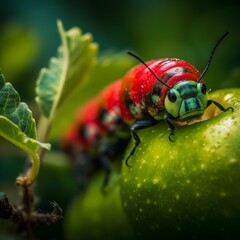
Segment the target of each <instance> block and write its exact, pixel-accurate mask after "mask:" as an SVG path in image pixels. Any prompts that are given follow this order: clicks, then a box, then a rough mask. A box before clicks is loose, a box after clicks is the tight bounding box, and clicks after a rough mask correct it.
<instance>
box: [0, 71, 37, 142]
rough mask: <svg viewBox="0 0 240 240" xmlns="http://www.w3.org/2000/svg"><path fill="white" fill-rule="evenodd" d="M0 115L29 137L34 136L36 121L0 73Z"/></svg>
mask: <svg viewBox="0 0 240 240" xmlns="http://www.w3.org/2000/svg"><path fill="white" fill-rule="evenodd" d="M0 115H2V116H5V117H6V118H7V119H9V120H10V121H11V122H13V123H14V124H16V125H17V126H18V127H19V129H20V130H21V131H22V132H23V133H24V134H26V136H27V137H29V138H34V139H35V138H36V123H35V120H34V119H33V117H32V112H31V111H30V110H29V108H28V106H27V104H25V103H22V102H20V97H19V94H18V93H17V91H16V90H15V89H14V88H13V86H12V85H11V84H10V83H5V80H4V76H3V74H1V73H0Z"/></svg>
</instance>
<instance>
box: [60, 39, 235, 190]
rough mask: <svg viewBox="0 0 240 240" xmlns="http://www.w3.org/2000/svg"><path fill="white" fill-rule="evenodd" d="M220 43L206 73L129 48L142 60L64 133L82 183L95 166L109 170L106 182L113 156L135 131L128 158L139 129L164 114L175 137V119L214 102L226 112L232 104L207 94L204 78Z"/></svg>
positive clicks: (183, 118)
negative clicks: (148, 57)
mask: <svg viewBox="0 0 240 240" xmlns="http://www.w3.org/2000/svg"><path fill="white" fill-rule="evenodd" d="M225 36H226V34H225V35H223V37H222V38H221V39H220V40H219V41H218V43H217V44H216V46H217V45H218V44H219V43H220V41H221V40H222V39H223V38H224V37H225ZM216 46H215V48H214V50H213V52H212V54H211V57H210V60H209V62H208V65H207V66H206V68H205V70H204V71H203V73H202V74H200V72H199V71H198V70H197V69H196V68H195V67H193V66H192V65H191V64H189V63H188V62H186V61H183V60H180V59H174V58H165V59H160V60H152V61H149V62H146V63H145V62H143V61H142V60H141V59H139V58H138V57H137V56H136V55H134V54H133V53H130V55H133V56H134V57H135V58H137V59H138V60H139V61H141V62H142V63H143V64H141V65H138V66H136V67H133V68H132V69H131V70H130V71H129V72H128V73H127V74H126V75H125V76H124V77H123V78H122V79H120V80H117V81H115V82H113V83H112V84H111V85H109V86H108V87H106V88H105V89H103V91H102V92H100V94H99V95H98V96H97V97H95V98H94V99H92V100H91V101H90V102H88V103H87V104H86V105H85V106H83V108H82V109H81V110H80V111H79V112H78V114H77V117H76V119H75V122H74V123H73V124H72V126H70V128H69V129H68V130H67V132H66V134H65V138H64V149H65V150H66V152H68V154H69V155H70V156H71V158H72V159H73V160H74V164H75V169H76V171H77V172H78V176H79V177H80V179H79V182H80V184H81V187H84V186H85V184H86V181H87V178H88V175H89V174H90V172H91V171H92V170H94V169H96V168H102V169H104V170H105V173H106V174H105V179H104V182H103V186H105V185H106V184H107V182H108V179H109V174H110V169H111V166H110V160H112V159H115V158H116V157H117V156H119V155H120V156H121V154H122V152H123V150H124V148H125V147H126V145H127V143H128V141H129V139H130V136H131V135H132V137H133V139H134V141H135V146H134V148H133V149H132V151H131V152H130V153H129V155H128V157H127V160H128V159H129V157H130V156H131V155H133V154H134V152H135V150H136V148H137V146H138V145H139V144H140V142H141V141H140V138H139V136H138V134H137V130H139V129H143V128H147V127H151V126H153V125H155V124H157V123H158V122H159V121H160V120H162V119H164V120H165V121H166V123H167V125H168V126H169V128H170V135H169V139H170V141H172V139H171V137H172V136H173V135H174V129H175V126H174V122H175V120H178V121H179V120H180V121H181V120H186V119H189V118H194V117H196V116H199V115H201V114H203V112H204V110H205V109H206V108H207V107H208V106H209V105H210V104H211V103H214V104H215V105H216V106H217V107H218V108H220V109H221V110H222V111H226V110H228V109H230V108H224V107H223V106H221V105H220V104H219V103H217V102H215V101H214V100H211V99H209V98H208V94H207V88H206V86H205V84H204V83H203V80H202V77H203V75H204V73H205V72H206V70H207V68H208V66H209V63H210V61H211V59H212V56H213V53H214V51H215V49H216ZM231 109H232V108H231ZM127 165H128V163H127Z"/></svg>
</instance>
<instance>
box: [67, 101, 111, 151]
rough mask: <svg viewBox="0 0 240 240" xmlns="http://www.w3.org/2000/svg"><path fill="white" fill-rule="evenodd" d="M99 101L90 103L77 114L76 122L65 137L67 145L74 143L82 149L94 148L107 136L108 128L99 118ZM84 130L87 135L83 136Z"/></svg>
mask: <svg viewBox="0 0 240 240" xmlns="http://www.w3.org/2000/svg"><path fill="white" fill-rule="evenodd" d="M98 110H99V99H98V98H95V99H93V100H92V101H90V102H88V103H87V104H86V105H85V106H84V107H83V108H82V109H80V111H79V112H78V113H77V115H76V118H75V121H74V123H73V125H72V126H70V128H69V129H68V130H67V132H66V135H65V141H66V145H67V144H68V143H73V144H75V145H78V146H79V147H80V148H82V149H86V148H89V147H92V146H93V145H94V144H95V143H96V142H97V140H98V139H99V138H100V137H101V136H102V135H104V134H105V132H106V128H105V127H104V126H103V125H102V123H101V122H100V121H99V118H98ZM81 128H84V131H85V135H84V136H81V134H80V129H81Z"/></svg>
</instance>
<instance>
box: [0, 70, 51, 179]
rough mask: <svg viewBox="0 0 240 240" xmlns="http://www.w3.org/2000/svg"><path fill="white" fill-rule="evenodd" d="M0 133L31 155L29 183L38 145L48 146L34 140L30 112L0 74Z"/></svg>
mask: <svg viewBox="0 0 240 240" xmlns="http://www.w3.org/2000/svg"><path fill="white" fill-rule="evenodd" d="M0 135H1V136H2V137H4V138H5V139H7V140H8V141H10V142H12V143H13V144H15V145H16V146H18V147H20V148H21V149H23V150H24V151H26V152H27V153H28V154H29V155H30V156H31V157H32V161H33V163H32V168H31V170H30V171H29V172H28V173H27V178H28V182H29V183H31V182H32V181H33V180H34V179H35V177H36V176H37V174H38V170H39V164H40V163H39V158H38V155H37V149H38V147H43V148H46V149H49V148H50V145H49V144H44V143H41V142H39V141H37V140H36V124H35V120H34V119H33V117H32V112H31V111H30V110H29V108H28V106H27V105H26V104H25V103H22V102H20V97H19V94H18V93H17V91H16V90H15V89H14V88H13V86H12V85H11V84H10V83H5V80H4V76H3V75H2V74H1V75H0Z"/></svg>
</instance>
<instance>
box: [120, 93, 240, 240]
mask: <svg viewBox="0 0 240 240" xmlns="http://www.w3.org/2000/svg"><path fill="white" fill-rule="evenodd" d="M211 98H212V99H214V100H215V101H218V102H220V103H221V104H222V105H223V106H224V107H229V106H231V107H233V108H234V111H233V112H232V111H227V112H220V111H219V110H218V109H217V108H216V107H215V106H210V107H209V108H208V109H207V110H206V111H205V114H204V117H203V119H202V121H201V122H198V123H195V124H192V125H185V126H178V127H176V130H175V142H170V141H169V140H168V135H169V129H167V127H166V124H165V123H164V121H163V122H162V123H159V124H158V125H157V126H155V127H153V128H151V129H146V130H140V131H138V133H139V135H140V137H141V140H142V143H141V144H140V146H139V147H138V149H137V150H136V152H135V154H134V156H132V157H131V158H130V159H129V164H130V165H131V168H129V167H127V166H125V164H124V163H123V167H122V180H121V198H122V204H123V207H124V211H125V212H126V214H127V217H128V219H129V221H130V223H131V226H132V227H133V229H134V231H135V232H136V233H137V235H138V236H141V237H143V238H144V239H240V89H226V90H219V91H216V92H214V93H212V94H211ZM132 146H133V145H132V144H130V146H129V148H128V149H127V152H129V151H130V149H131V147H132Z"/></svg>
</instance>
